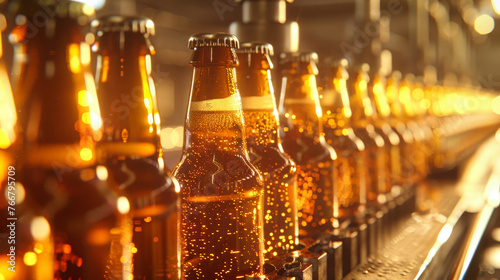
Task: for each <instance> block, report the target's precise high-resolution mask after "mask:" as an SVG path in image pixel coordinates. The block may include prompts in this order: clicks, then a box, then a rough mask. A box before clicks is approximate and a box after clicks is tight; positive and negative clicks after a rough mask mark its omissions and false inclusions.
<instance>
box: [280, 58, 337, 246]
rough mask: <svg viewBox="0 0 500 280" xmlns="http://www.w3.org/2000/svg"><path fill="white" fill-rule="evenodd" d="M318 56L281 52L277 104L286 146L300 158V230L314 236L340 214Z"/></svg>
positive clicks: (334, 224) (329, 228)
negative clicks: (320, 92)
mask: <svg viewBox="0 0 500 280" xmlns="http://www.w3.org/2000/svg"><path fill="white" fill-rule="evenodd" d="M317 59H318V57H317V54H316V53H287V54H283V55H282V57H281V63H282V69H283V86H282V90H281V99H280V106H279V112H280V119H281V124H282V130H283V131H282V133H283V134H282V135H283V136H282V139H283V140H282V141H283V142H282V143H283V149H284V150H285V152H286V153H287V154H288V155H290V156H291V157H292V159H293V160H294V161H295V163H296V164H297V191H298V195H297V211H298V219H299V233H300V235H301V236H307V237H312V238H316V237H318V236H320V235H321V234H323V233H325V232H329V231H332V230H333V229H334V228H335V227H337V226H338V220H337V219H338V217H339V210H338V201H337V188H338V174H337V172H338V169H337V168H338V166H337V154H336V153H335V150H334V149H333V148H332V147H331V146H330V145H328V144H327V143H326V141H325V138H324V136H323V125H322V123H321V114H322V112H321V108H320V106H319V97H318V90H317V87H316V75H317V74H318V69H317V67H316V63H317Z"/></svg>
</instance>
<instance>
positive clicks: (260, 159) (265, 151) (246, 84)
mask: <svg viewBox="0 0 500 280" xmlns="http://www.w3.org/2000/svg"><path fill="white" fill-rule="evenodd" d="M237 52H238V59H239V61H240V65H239V67H238V68H237V71H236V74H237V78H238V79H237V80H238V88H239V91H240V94H241V101H242V106H243V116H244V120H245V128H246V136H247V146H248V152H249V156H250V160H251V162H252V163H253V164H254V165H255V167H257V169H259V171H260V172H261V174H262V177H263V181H264V188H265V192H264V241H265V250H266V258H273V257H278V258H281V259H284V258H285V257H286V253H287V251H292V250H294V249H295V247H296V246H297V245H298V223H297V208H296V207H297V205H296V196H297V183H296V182H297V175H296V166H295V163H294V162H293V161H292V160H291V159H290V158H289V157H288V155H286V154H285V153H284V151H283V147H282V146H281V140H280V135H279V121H278V111H277V110H276V105H275V104H276V103H275V101H274V90H273V84H272V80H271V74H270V73H271V69H272V68H273V64H272V62H271V59H270V56H272V55H273V47H272V45H270V44H267V43H245V44H242V45H241V47H240V49H239V50H238V51H237Z"/></svg>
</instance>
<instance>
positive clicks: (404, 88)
mask: <svg viewBox="0 0 500 280" xmlns="http://www.w3.org/2000/svg"><path fill="white" fill-rule="evenodd" d="M419 91H422V89H421V88H418V87H416V82H415V76H414V75H413V74H407V75H406V76H405V77H404V78H403V80H402V81H401V85H400V87H399V101H400V102H401V104H402V107H403V112H402V113H403V114H402V116H403V118H404V121H405V123H406V126H407V128H408V129H409V130H410V131H411V132H412V133H413V135H414V138H415V142H416V148H417V149H416V150H414V151H413V153H412V154H411V160H412V161H413V162H414V165H415V168H416V171H417V176H418V179H419V180H421V179H423V178H425V177H426V176H427V173H428V172H429V165H428V161H427V155H428V154H430V144H431V141H432V131H429V130H427V129H426V127H424V125H423V123H422V122H420V120H418V119H417V117H418V115H417V114H418V110H419V108H418V107H417V106H418V103H417V101H416V100H415V98H414V95H415V93H416V92H419ZM422 94H423V93H422Z"/></svg>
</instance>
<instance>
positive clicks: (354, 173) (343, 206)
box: [321, 62, 372, 221]
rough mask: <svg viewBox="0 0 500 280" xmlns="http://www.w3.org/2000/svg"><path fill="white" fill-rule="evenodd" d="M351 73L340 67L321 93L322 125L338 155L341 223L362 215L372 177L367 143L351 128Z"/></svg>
mask: <svg viewBox="0 0 500 280" xmlns="http://www.w3.org/2000/svg"><path fill="white" fill-rule="evenodd" d="M347 79H348V74H347V70H346V69H345V66H344V65H343V64H342V62H341V64H340V65H339V66H338V67H336V68H335V71H334V77H333V78H332V79H331V81H330V82H329V84H328V85H327V87H326V89H325V90H324V91H323V92H322V96H323V98H322V100H321V107H322V110H323V119H322V122H323V124H324V127H325V138H326V141H327V142H328V143H329V144H331V145H332V147H333V148H334V149H335V150H336V151H337V152H338V156H339V161H340V171H339V173H340V174H341V177H342V180H341V185H339V191H338V197H339V213H340V215H339V216H340V217H341V218H340V219H341V220H342V221H349V220H350V219H351V218H353V217H354V216H356V215H357V214H360V213H362V211H363V210H364V206H365V204H366V191H367V186H368V185H371V181H372V176H371V175H370V174H368V169H367V163H368V160H369V158H368V153H367V148H366V145H365V143H364V142H363V141H362V140H361V139H360V138H359V137H358V136H357V135H356V134H355V131H354V130H353V127H352V123H351V122H352V120H351V118H352V109H351V104H350V101H349V93H348V88H347Z"/></svg>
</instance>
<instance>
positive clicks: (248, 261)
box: [174, 33, 264, 279]
mask: <svg viewBox="0 0 500 280" xmlns="http://www.w3.org/2000/svg"><path fill="white" fill-rule="evenodd" d="M238 45H239V44H238V40H237V38H236V37H235V36H233V35H230V34H225V33H215V34H197V35H194V36H193V37H191V38H190V39H189V47H190V48H191V49H193V55H192V57H191V61H190V64H191V65H192V66H193V67H194V73H193V83H192V87H191V94H190V101H189V105H188V112H187V118H186V124H185V132H184V135H185V142H184V148H183V155H182V158H181V161H180V163H179V164H178V165H177V166H176V168H175V169H174V175H175V177H176V178H177V180H178V181H179V184H180V187H181V194H182V212H181V246H182V248H181V249H182V278H183V279H237V278H243V277H244V276H245V275H253V276H259V275H260V274H261V273H262V272H263V271H262V270H263V269H262V268H263V262H264V255H263V254H264V253H263V251H264V248H263V245H264V243H263V228H262V226H263V215H262V214H263V213H262V210H263V195H264V187H263V184H262V178H261V176H260V173H259V172H258V171H257V169H256V168H255V167H254V166H253V165H252V164H251V163H250V159H249V158H248V151H247V146H246V141H245V140H246V135H245V127H244V124H243V115H242V108H241V97H240V94H239V92H238V88H237V86H236V72H235V67H236V66H238V57H237V56H236V52H235V49H237V48H238Z"/></svg>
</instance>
